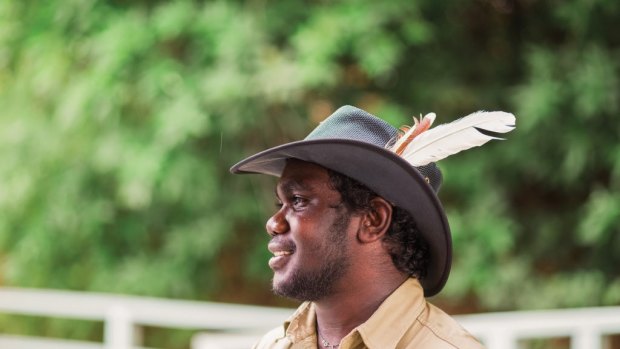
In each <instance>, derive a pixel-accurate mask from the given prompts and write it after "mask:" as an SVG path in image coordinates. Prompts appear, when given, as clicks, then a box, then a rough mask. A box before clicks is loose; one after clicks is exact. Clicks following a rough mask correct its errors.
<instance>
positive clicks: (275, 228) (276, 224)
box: [265, 209, 289, 236]
mask: <svg viewBox="0 0 620 349" xmlns="http://www.w3.org/2000/svg"><path fill="white" fill-rule="evenodd" d="M265 228H266V229H267V233H268V234H269V235H271V236H275V235H277V234H283V233H286V232H287V231H288V229H289V227H288V222H287V221H286V218H285V217H284V210H282V209H280V210H279V211H278V212H276V213H275V214H274V215H273V216H271V218H269V219H268V220H267V224H266V225H265Z"/></svg>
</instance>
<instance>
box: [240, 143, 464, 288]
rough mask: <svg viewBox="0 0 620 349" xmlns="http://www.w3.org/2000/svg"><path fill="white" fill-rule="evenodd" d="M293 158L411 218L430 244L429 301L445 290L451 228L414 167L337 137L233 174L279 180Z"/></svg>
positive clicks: (263, 157) (289, 149)
mask: <svg viewBox="0 0 620 349" xmlns="http://www.w3.org/2000/svg"><path fill="white" fill-rule="evenodd" d="M291 158H294V159H299V160H303V161H307V162H312V163H316V164H318V165H321V166H323V167H326V168H329V169H331V170H334V171H336V172H339V173H342V174H344V175H346V176H349V177H351V178H353V179H355V180H357V181H359V182H360V183H362V184H364V185H366V186H367V187H368V188H370V189H372V190H373V191H374V192H375V193H377V194H378V195H380V196H381V197H383V198H385V199H386V200H388V201H390V202H391V203H392V204H394V205H395V206H398V207H401V208H403V209H405V210H406V211H408V212H409V213H411V214H412V216H413V218H414V220H415V222H416V224H417V227H418V230H419V231H420V233H421V234H422V236H423V237H424V238H425V239H426V241H427V243H428V245H429V252H430V263H429V268H428V271H427V275H426V277H425V278H424V279H423V280H421V284H422V287H423V288H424V294H425V296H426V297H430V296H433V295H435V294H437V293H438V292H439V291H441V289H442V288H443V286H444V285H445V283H446V281H447V279H448V275H449V274H450V266H451V264H452V263H451V262H452V240H451V237H450V236H451V235H450V227H449V225H448V220H447V218H446V216H445V213H444V210H443V207H442V206H441V203H440V202H439V199H438V198H437V196H436V194H435V192H433V190H432V188H431V186H430V185H429V184H428V183H426V181H425V180H424V178H423V177H422V175H421V174H420V173H419V172H418V171H417V170H416V169H415V168H414V167H413V166H411V165H410V164H409V163H407V161H405V160H404V159H402V158H401V157H400V156H398V155H396V154H394V153H393V152H391V151H389V150H387V149H384V148H381V147H378V146H375V145H372V144H369V143H366V142H361V141H356V140H350V139H340V138H338V139H313V140H303V141H297V142H292V143H287V144H283V145H280V146H277V147H273V148H270V149H267V150H264V151H262V152H260V153H257V154H255V155H252V156H250V157H248V158H246V159H244V160H242V161H240V162H238V163H237V164H236V165H234V166H233V167H231V169H230V171H231V172H232V173H236V174H243V173H260V174H268V175H272V176H276V177H279V176H280V175H281V174H282V171H283V170H284V167H285V166H286V160H287V159H291Z"/></svg>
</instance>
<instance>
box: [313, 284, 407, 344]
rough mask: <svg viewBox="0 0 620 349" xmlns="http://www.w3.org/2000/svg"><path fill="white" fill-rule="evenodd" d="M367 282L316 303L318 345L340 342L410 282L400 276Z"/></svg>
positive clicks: (352, 286)
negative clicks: (323, 341) (390, 296)
mask: <svg viewBox="0 0 620 349" xmlns="http://www.w3.org/2000/svg"><path fill="white" fill-rule="evenodd" d="M368 280H369V279H365V280H363V282H364V285H363V286H361V285H360V286H361V287H356V285H349V286H348V287H346V288H345V289H344V290H343V291H341V292H338V293H335V294H333V295H331V296H330V297H327V298H326V299H322V300H320V301H316V302H314V303H315V309H316V317H317V332H318V335H319V343H320V342H321V339H323V340H326V341H327V342H329V343H330V344H338V343H340V340H341V339H342V338H343V337H344V336H346V335H347V334H348V333H349V332H351V330H353V329H354V328H355V327H357V326H359V325H361V324H362V323H364V322H366V320H368V318H370V316H372V314H373V313H374V312H375V311H376V310H377V308H379V306H380V305H381V303H383V301H384V300H385V299H386V298H387V297H388V296H389V295H390V294H392V292H394V290H396V289H397V288H398V287H399V286H400V285H401V284H402V283H403V282H404V281H405V280H407V277H406V276H401V277H400V278H391V279H390V280H389V281H386V280H381V281H378V280H377V282H368ZM370 280H372V279H370Z"/></svg>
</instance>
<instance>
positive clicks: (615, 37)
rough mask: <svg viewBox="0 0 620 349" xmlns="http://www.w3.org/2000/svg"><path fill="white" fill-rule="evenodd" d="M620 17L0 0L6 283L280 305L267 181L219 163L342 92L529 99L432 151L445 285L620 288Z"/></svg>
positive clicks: (463, 290)
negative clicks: (451, 253) (486, 126)
mask: <svg viewBox="0 0 620 349" xmlns="http://www.w3.org/2000/svg"><path fill="white" fill-rule="evenodd" d="M619 15H620V5H618V3H617V2H615V1H611V0H587V1H586V0H574V1H570V2H558V1H556V2H552V3H549V4H543V3H540V2H527V1H514V2H501V1H489V2H461V1H444V2H434V1H426V0H419V1H408V2H402V1H396V0H394V1H381V2H377V1H370V0H359V1H353V0H350V1H341V2H337V3H329V2H312V3H293V2H276V3H269V4H266V3H260V2H247V3H244V2H224V1H218V2H206V1H205V2H200V1H184V0H177V1H166V2H163V1H162V2H152V3H149V2H144V1H125V2H104V1H97V0H88V1H82V0H80V1H64V2H46V3H37V4H30V3H29V2H23V1H17V0H10V1H2V2H0V105H1V106H2V109H1V112H0V159H2V160H1V161H0V181H1V183H2V185H1V186H0V212H2V215H0V278H1V279H0V282H1V283H2V284H5V285H16V286H24V287H51V288H68V289H80V290H91V291H109V292H124V293H135V294H143V295H153V296H164V297H178V298H193V299H213V300H226V301H240V302H254V303H256V302H261V303H272V304H273V303H276V302H278V301H277V300H276V299H275V298H271V297H270V296H269V295H268V294H269V291H268V288H267V287H266V286H264V287H263V285H264V284H267V281H268V279H269V271H268V269H267V267H266V259H267V251H266V249H265V242H266V240H267V237H266V234H264V232H263V228H262V227H263V224H264V220H265V217H266V216H267V215H268V214H269V212H270V211H271V209H272V208H271V205H272V201H273V198H272V190H273V189H272V185H273V180H271V179H268V178H258V177H250V176H243V177H234V176H231V175H229V174H228V168H229V167H230V165H232V164H233V163H235V162H236V161H237V160H239V159H241V158H242V157H244V156H246V155H249V154H251V153H253V152H255V151H258V150H262V149H264V148H266V147H268V146H273V145H276V144H280V143H283V142H286V141H291V140H295V139H299V138H300V137H303V136H304V135H305V134H306V133H307V132H308V130H310V129H311V128H313V127H314V125H316V123H318V122H319V121H320V120H321V119H322V118H324V117H325V116H327V115H328V114H329V113H330V112H331V111H333V110H334V109H335V108H336V107H338V106H339V105H342V104H354V105H358V106H360V107H363V108H366V109H368V110H370V111H371V112H374V113H376V114H377V115H380V116H381V117H383V118H385V119H386V120H388V121H389V122H391V123H392V124H394V125H395V126H398V125H400V124H405V123H410V119H409V115H418V114H420V113H426V112H430V111H434V112H436V113H437V114H438V122H447V121H450V120H452V119H454V118H456V117H458V116H462V115H465V114H468V113H470V112H473V111H476V110H479V109H487V110H494V109H499V110H506V111H511V112H514V113H515V114H516V115H517V130H516V131H515V132H513V133H511V134H509V135H508V137H507V138H508V140H507V141H505V142H501V143H500V142H495V143H493V144H491V145H487V146H485V147H484V149H474V150H471V151H469V152H467V153H464V154H459V155H458V156H455V157H453V158H451V159H448V160H445V162H442V163H441V167H442V168H443V170H444V173H445V179H446V181H445V184H444V187H443V188H442V192H441V193H440V197H441V199H442V201H443V202H444V204H445V206H446V209H447V212H448V216H449V220H450V222H451V225H452V231H453V235H454V248H455V258H456V260H455V265H454V270H453V273H452V276H451V279H450V281H449V282H448V286H447V288H446V290H445V292H444V293H442V296H440V297H441V298H440V299H439V300H438V301H440V302H442V303H444V304H445V305H454V306H455V307H456V306H459V307H461V308H462V307H464V306H466V304H469V305H471V304H474V305H475V307H474V308H466V309H469V310H472V311H474V310H498V309H522V308H541V307H565V306H585V305H602V304H619V303H620V276H619V275H618V272H617V267H616V266H617V265H619V264H620V259H619V258H620V257H619V254H618V253H616V252H617V251H620V238H619V236H620V234H619V233H620V231H619V228H618V227H620V204H619V203H620V145H619V143H618V139H619V136H620V123H619V122H618V120H617V119H618V118H617V115H618V112H619V109H620V101H619V96H620V79H619V77H620V75H619V73H618V71H619V68H620V67H619V66H618V65H619V64H618V62H620V57H619V55H620V50H619V47H618V45H619V43H620V36H619V34H618V33H616V31H613V30H609V28H613V27H614V24H615V23H616V22H617V19H618V18H619ZM256 285H261V286H260V287H254V286H256ZM472 299H473V300H474V302H471V301H472ZM7 328H8V327H7ZM171 345H172V344H171Z"/></svg>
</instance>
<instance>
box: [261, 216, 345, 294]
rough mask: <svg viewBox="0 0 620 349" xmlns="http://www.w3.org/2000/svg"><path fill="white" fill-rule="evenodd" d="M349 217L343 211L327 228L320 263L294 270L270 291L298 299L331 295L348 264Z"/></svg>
mask: <svg viewBox="0 0 620 349" xmlns="http://www.w3.org/2000/svg"><path fill="white" fill-rule="evenodd" d="M349 218H350V217H349V216H348V215H347V213H346V212H344V213H342V214H341V215H340V217H338V218H337V219H336V221H335V222H334V224H332V226H331V227H330V228H329V231H328V233H327V237H326V242H327V244H326V245H325V249H324V253H323V256H322V257H323V264H322V265H321V266H320V267H319V268H318V269H317V270H301V269H297V270H295V271H294V272H293V274H292V275H291V277H290V278H289V280H287V281H286V282H283V283H281V284H279V285H277V286H276V285H273V292H274V293H275V294H277V295H279V296H284V297H288V298H294V299H297V300H301V301H317V300H320V299H321V298H323V297H325V296H328V295H330V294H331V293H332V291H333V289H334V286H335V284H336V281H338V280H339V279H340V278H341V277H342V276H343V275H344V274H345V273H346V272H347V270H348V268H349V265H350V261H349V254H348V250H347V244H346V234H345V229H346V227H347V226H348V224H349Z"/></svg>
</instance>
